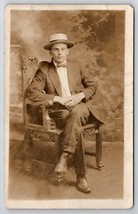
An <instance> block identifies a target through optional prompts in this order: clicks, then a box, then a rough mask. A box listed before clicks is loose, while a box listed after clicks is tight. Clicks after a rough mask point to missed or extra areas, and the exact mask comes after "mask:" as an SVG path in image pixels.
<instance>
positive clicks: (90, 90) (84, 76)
mask: <svg viewBox="0 0 138 214" xmlns="http://www.w3.org/2000/svg"><path fill="white" fill-rule="evenodd" d="M80 71H81V82H82V84H83V86H84V89H82V92H83V93H84V94H85V100H86V101H87V100H89V99H92V98H93V96H94V95H95V94H96V90H97V83H96V82H95V81H94V78H93V74H92V72H90V71H89V70H84V69H82V67H80Z"/></svg>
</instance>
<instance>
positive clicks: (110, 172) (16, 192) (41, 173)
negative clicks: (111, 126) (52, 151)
mask: <svg viewBox="0 0 138 214" xmlns="http://www.w3.org/2000/svg"><path fill="white" fill-rule="evenodd" d="M23 148H24V145H23V141H19V142H18V141H16V142H14V141H11V146H10V164H9V185H8V197H9V199H13V200H14V199H17V200H45V199H49V200H51V199H121V198H123V142H103V162H104V168H103V170H102V171H98V170H97V169H96V168H95V158H94V157H90V156H86V164H87V175H86V178H87V181H88V184H89V186H90V188H91V193H90V194H84V193H81V192H79V191H78V190H77V189H76V177H75V172H74V168H73V167H69V168H68V171H67V174H66V175H65V180H64V182H63V183H62V184H60V185H55V184H54V183H53V182H51V181H52V179H51V178H50V176H47V175H48V172H49V168H48V166H46V165H45V164H44V165H43V164H38V162H35V161H34V162H33V167H32V171H31V173H26V172H25V170H24V157H23V152H24V149H23Z"/></svg>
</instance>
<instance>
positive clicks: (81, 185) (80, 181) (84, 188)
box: [77, 177, 91, 193]
mask: <svg viewBox="0 0 138 214" xmlns="http://www.w3.org/2000/svg"><path fill="white" fill-rule="evenodd" d="M77 189H78V190H79V191H80V192H83V193H90V192H91V190H90V188H89V186H88V184H87V181H86V179H85V177H77Z"/></svg>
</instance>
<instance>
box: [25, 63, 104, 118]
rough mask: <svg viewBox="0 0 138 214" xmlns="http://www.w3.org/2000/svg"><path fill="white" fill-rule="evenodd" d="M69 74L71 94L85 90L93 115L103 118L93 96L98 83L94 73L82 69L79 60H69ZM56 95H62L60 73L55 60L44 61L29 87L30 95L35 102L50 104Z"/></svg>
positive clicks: (86, 99)
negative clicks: (95, 80) (94, 78)
mask: <svg viewBox="0 0 138 214" xmlns="http://www.w3.org/2000/svg"><path fill="white" fill-rule="evenodd" d="M67 75H68V81H69V88H70V91H71V94H77V93H79V92H83V93H84V94H85V99H84V100H83V102H84V103H86V106H87V107H88V109H89V110H90V112H91V113H92V115H93V116H94V117H95V118H96V119H97V120H99V121H101V120H102V118H100V114H99V112H98V110H97V109H96V105H95V104H94V98H93V97H94V95H95V93H96V89H97V84H96V83H95V82H94V80H93V76H92V74H91V73H90V72H88V71H84V70H82V69H81V67H80V65H79V64H78V62H76V61H67ZM43 90H44V91H45V93H43ZM54 96H62V94H61V84H60V80H59V77H58V73H57V71H56V68H55V65H54V63H53V62H47V61H43V62H41V63H40V66H39V68H38V70H37V72H36V74H35V76H34V79H33V81H32V83H31V84H30V86H29V87H28V97H29V99H30V100H32V101H34V102H42V103H43V104H45V105H48V103H49V101H53V98H54Z"/></svg>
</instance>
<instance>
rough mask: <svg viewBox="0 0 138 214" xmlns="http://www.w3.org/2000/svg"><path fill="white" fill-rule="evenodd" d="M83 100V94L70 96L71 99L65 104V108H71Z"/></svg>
mask: <svg viewBox="0 0 138 214" xmlns="http://www.w3.org/2000/svg"><path fill="white" fill-rule="evenodd" d="M83 98H85V95H84V93H83V92H80V93H79V94H74V95H72V96H71V99H70V100H69V101H67V102H66V103H65V106H67V107H68V108H73V107H74V106H76V105H77V104H78V103H80V102H81V100H82V99H83Z"/></svg>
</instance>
